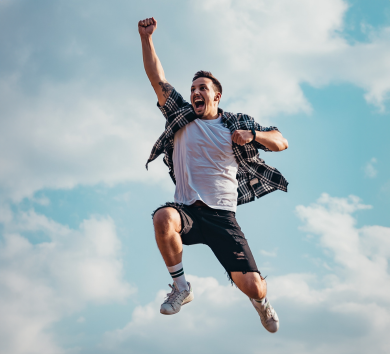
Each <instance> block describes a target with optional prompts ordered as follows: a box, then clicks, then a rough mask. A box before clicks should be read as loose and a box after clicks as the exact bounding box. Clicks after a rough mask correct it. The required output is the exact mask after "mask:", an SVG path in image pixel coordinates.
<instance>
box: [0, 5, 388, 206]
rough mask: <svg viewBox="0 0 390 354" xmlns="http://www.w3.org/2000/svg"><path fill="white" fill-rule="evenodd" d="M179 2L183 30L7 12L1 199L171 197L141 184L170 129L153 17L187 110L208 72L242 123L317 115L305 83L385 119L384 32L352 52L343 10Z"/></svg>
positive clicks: (176, 25) (81, 10)
mask: <svg viewBox="0 0 390 354" xmlns="http://www.w3.org/2000/svg"><path fill="white" fill-rule="evenodd" d="M176 2H177V4H176ZM176 2H175V1H173V2H172V3H171V5H170V6H179V7H180V11H181V15H180V16H177V17H175V21H171V18H170V16H171V12H170V7H169V6H168V7H163V8H161V6H160V3H159V2H152V3H149V4H148V8H144V7H143V6H142V5H141V4H139V5H135V4H132V3H128V2H124V1H120V2H118V3H117V6H116V7H112V6H108V5H107V6H108V7H105V6H104V5H100V6H96V4H95V2H91V1H85V2H83V4H80V3H79V2H75V1H69V2H66V4H65V3H48V2H47V3H46V4H47V6H46V7H45V11H39V10H37V9H35V8H33V7H30V6H29V5H27V3H26V2H7V3H3V5H2V6H3V7H2V13H1V14H0V16H1V18H0V19H1V21H2V23H3V25H4V26H5V27H6V28H7V29H8V30H7V31H2V34H0V43H1V46H0V54H1V55H2V58H3V62H4V65H2V67H1V68H0V114H1V120H0V164H1V166H2V169H1V172H0V193H1V194H2V195H3V197H4V198H11V199H12V200H14V201H20V200H21V199H22V198H24V197H32V196H33V194H34V193H35V192H36V191H38V190H41V189H44V188H53V189H57V188H73V187H74V186H76V185H80V184H81V185H95V184H97V183H106V184H109V185H112V184H116V183H121V182H126V181H144V182H145V183H150V182H153V183H154V182H156V181H161V182H162V181H163V183H170V182H169V177H168V176H167V173H166V170H165V167H164V166H162V164H161V163H160V164H159V163H154V164H153V165H152V166H151V172H149V173H147V172H146V171H145V170H144V164H145V161H146V159H147V157H148V154H149V152H150V149H151V147H152V145H153V143H154V141H155V140H156V139H157V137H158V136H159V134H160V133H161V132H162V130H163V125H164V122H163V118H162V117H161V114H160V113H159V111H158V110H157V108H156V107H155V106H154V105H155V97H154V93H153V91H152V89H151V88H150V86H149V83H148V81H147V78H146V75H145V74H144V72H143V67H142V59H141V48H140V44H139V38H138V33H137V29H136V24H137V21H138V20H139V18H141V17H145V16H146V15H147V14H148V15H150V8H152V7H153V6H154V8H155V9H156V11H157V12H158V14H159V17H158V20H159V27H158V29H157V32H156V34H155V42H156V47H157V52H158V54H159V56H160V58H161V60H162V63H163V65H164V68H165V71H166V76H167V78H168V80H169V81H170V82H171V83H172V84H173V85H174V86H175V87H177V88H178V89H179V90H180V91H181V92H182V94H183V95H184V96H185V97H188V96H189V84H188V83H189V81H190V78H191V75H192V73H193V72H195V71H197V70H199V69H200V68H203V69H209V70H211V71H213V72H214V74H215V75H216V76H217V77H219V78H220V79H221V81H222V83H223V86H224V97H223V100H222V105H223V107H224V108H225V109H227V110H232V111H236V112H241V111H245V112H246V113H248V114H251V115H253V116H255V117H256V118H257V119H258V120H259V121H260V122H261V123H263V124H268V122H269V120H270V119H271V117H274V116H276V115H278V114H282V113H283V114H293V113H297V112H305V113H310V112H311V110H312V108H311V105H310V102H308V101H307V99H306V97H305V96H304V93H303V91H302V89H301V86H300V85H301V84H302V83H307V84H309V85H312V86H314V87H323V86H325V85H329V84H332V83H349V84H352V85H356V86H358V87H360V88H362V89H363V90H364V91H365V97H366V100H367V102H369V103H371V104H373V105H376V106H377V107H379V109H382V110H383V109H384V105H385V102H386V99H387V98H388V93H389V89H390V70H389V65H390V64H389V63H390V45H389V43H390V42H389V36H390V29H389V28H379V29H375V28H369V29H368V31H370V32H369V35H368V37H369V38H370V40H369V41H368V42H364V43H360V42H354V43H351V42H350V41H347V40H346V39H345V37H344V36H343V30H344V27H345V23H344V18H345V13H346V11H348V5H347V3H346V2H345V1H342V0H320V1H316V2H315V3H314V2H313V1H311V0H296V1H294V2H291V1H289V0H275V1H265V0H263V1H255V2H254V1H249V0H248V1H246V0H244V1H233V0H207V1H206V0H201V1H198V2H196V3H194V2H185V3H183V2H178V1H176ZM23 4H24V5H23ZM25 6H27V7H25ZM26 10H28V16H26ZM124 14H129V15H128V16H125V15H124ZM215 14H218V16H215ZM156 17H157V16H156ZM69 23H72V24H73V25H72V26H69ZM205 38H207V41H205ZM368 62H369V63H370V65H367V63H368ZM179 64H180V65H179Z"/></svg>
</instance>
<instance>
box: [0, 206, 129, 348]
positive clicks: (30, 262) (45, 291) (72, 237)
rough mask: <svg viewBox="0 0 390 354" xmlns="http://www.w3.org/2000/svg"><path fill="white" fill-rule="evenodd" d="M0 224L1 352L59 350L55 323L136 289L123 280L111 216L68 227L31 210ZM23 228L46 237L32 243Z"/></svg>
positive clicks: (118, 244)
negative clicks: (53, 331)
mask: <svg viewBox="0 0 390 354" xmlns="http://www.w3.org/2000/svg"><path fill="white" fill-rule="evenodd" d="M3 228H4V230H3V240H2V243H1V245H0V265H1V266H0V312H1V314H2V321H1V325H0V342H1V350H2V352H3V353H13V354H25V353H37V354H38V353H64V352H65V350H63V349H61V348H60V347H59V346H58V345H57V344H56V341H55V339H53V337H52V335H51V334H50V328H51V326H52V325H53V324H54V323H55V322H57V321H59V320H60V319H61V318H63V317H64V316H68V315H70V314H72V313H74V312H77V311H80V310H81V309H82V308H83V307H84V306H85V305H86V304H87V303H99V304H100V303H108V302H112V301H116V302H118V301H119V302H123V301H124V300H125V299H126V298H128V296H129V295H130V294H131V293H133V292H134V291H135V289H134V288H133V287H131V286H130V285H129V284H128V283H127V282H125V281H124V280H123V271H122V262H121V260H120V258H119V254H120V249H121V244H120V241H119V239H118V238H117V236H116V231H115V225H114V223H113V221H112V220H111V219H110V218H97V217H92V218H90V219H88V220H84V221H83V223H82V224H81V225H80V228H79V229H78V230H72V229H70V228H68V227H67V226H64V225H61V224H58V223H56V222H54V221H53V220H50V219H48V218H46V217H45V216H43V215H39V214H36V213H35V212H34V211H33V210H31V211H29V212H26V213H23V212H21V213H17V214H14V215H13V218H12V220H11V219H8V220H7V222H5V223H4V224H3ZM24 233H28V234H29V235H30V237H32V236H31V235H37V237H38V236H40V237H44V238H46V239H47V241H45V242H40V243H36V244H34V243H31V242H30V241H29V240H28V239H27V238H26V237H24V236H23V234H24ZM78 322H82V320H80V319H79V320H78Z"/></svg>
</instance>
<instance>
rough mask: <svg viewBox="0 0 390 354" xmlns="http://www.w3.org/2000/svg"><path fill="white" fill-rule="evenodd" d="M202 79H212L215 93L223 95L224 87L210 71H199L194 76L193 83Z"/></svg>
mask: <svg viewBox="0 0 390 354" xmlns="http://www.w3.org/2000/svg"><path fill="white" fill-rule="evenodd" d="M200 77H207V78H208V79H210V80H211V81H212V82H213V86H214V91H216V92H220V93H221V95H222V85H221V83H220V82H219V81H218V79H217V78H216V77H215V76H214V75H213V74H212V73H211V72H210V71H204V70H199V71H197V72H196V73H195V75H194V78H193V79H192V82H194V81H195V80H196V79H199V78H200Z"/></svg>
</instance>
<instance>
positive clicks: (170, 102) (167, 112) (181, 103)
mask: <svg viewBox="0 0 390 354" xmlns="http://www.w3.org/2000/svg"><path fill="white" fill-rule="evenodd" d="M157 107H158V108H159V109H160V111H161V113H162V114H163V115H164V117H165V119H166V120H167V121H170V118H171V117H172V116H173V115H176V113H178V112H179V111H183V112H186V111H193V109H192V105H191V104H190V103H188V102H187V101H186V100H185V99H184V98H183V97H182V95H181V94H180V93H179V92H177V91H176V90H175V89H174V88H173V89H172V91H171V93H170V95H169V97H168V99H167V101H166V102H165V104H164V106H160V104H159V103H158V102H157Z"/></svg>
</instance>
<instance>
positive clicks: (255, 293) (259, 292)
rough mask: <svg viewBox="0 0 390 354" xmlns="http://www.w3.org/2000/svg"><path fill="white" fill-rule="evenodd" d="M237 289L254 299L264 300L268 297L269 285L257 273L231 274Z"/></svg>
mask: <svg viewBox="0 0 390 354" xmlns="http://www.w3.org/2000/svg"><path fill="white" fill-rule="evenodd" d="M231 277H232V279H233V281H234V283H235V284H236V285H237V287H238V288H239V289H240V290H241V291H242V292H243V293H244V294H245V295H247V296H248V297H250V298H252V299H257V300H259V299H263V298H265V296H266V295H267V283H266V281H265V280H264V278H263V277H261V276H260V274H259V273H257V272H247V273H245V274H243V273H242V272H231Z"/></svg>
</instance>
